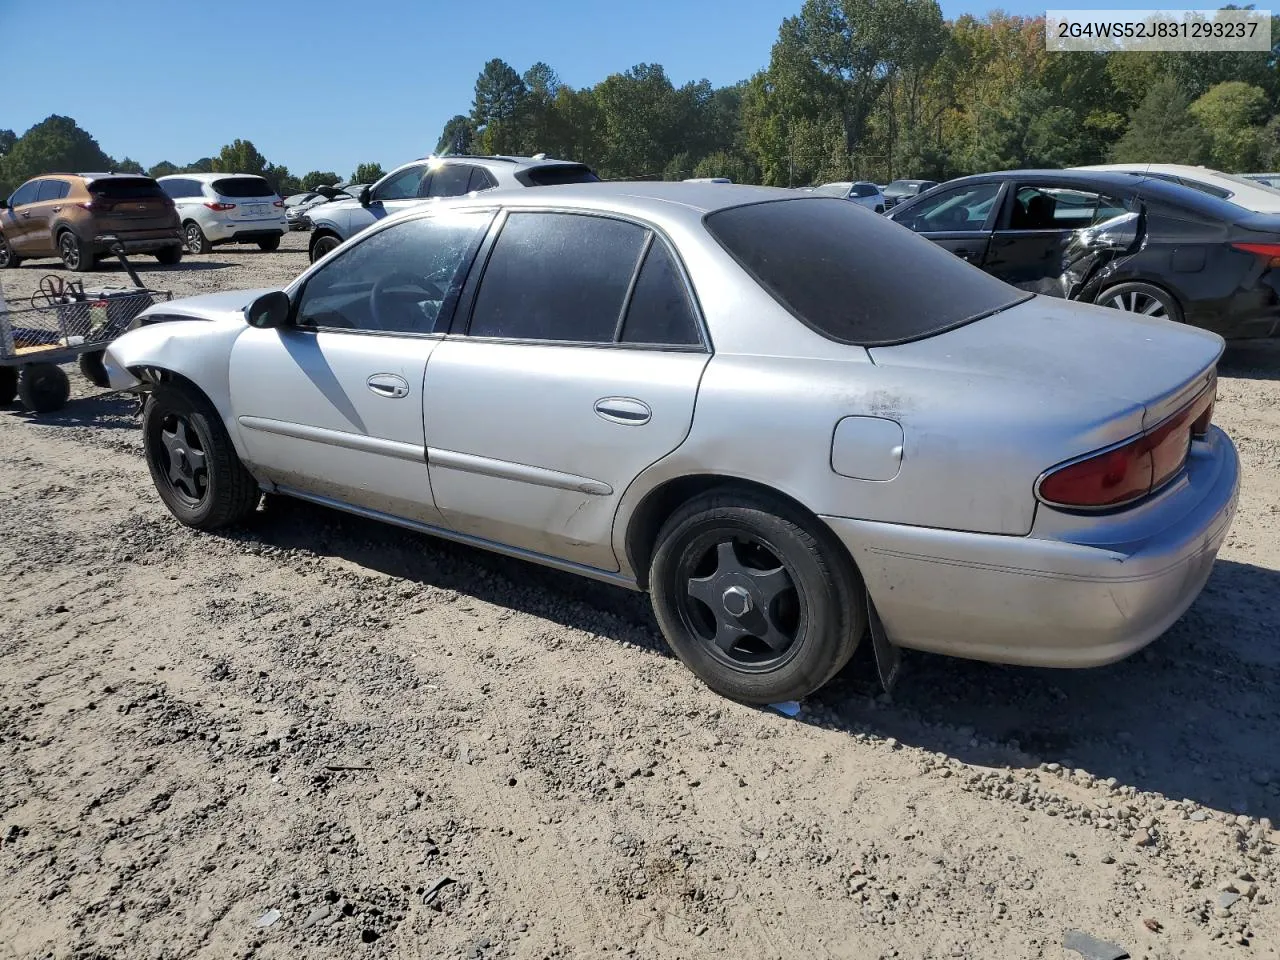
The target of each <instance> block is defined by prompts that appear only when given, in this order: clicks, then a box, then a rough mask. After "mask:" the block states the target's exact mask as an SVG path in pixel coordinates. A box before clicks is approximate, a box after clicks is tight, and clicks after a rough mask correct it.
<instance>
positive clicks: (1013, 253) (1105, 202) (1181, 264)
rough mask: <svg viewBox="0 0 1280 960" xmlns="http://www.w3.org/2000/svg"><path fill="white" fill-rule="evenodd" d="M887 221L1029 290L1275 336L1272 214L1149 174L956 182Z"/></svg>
mask: <svg viewBox="0 0 1280 960" xmlns="http://www.w3.org/2000/svg"><path fill="white" fill-rule="evenodd" d="M889 218H890V219H892V220H894V221H895V222H897V223H900V224H902V225H903V226H905V227H907V228H909V229H911V230H914V231H915V232H917V233H919V234H921V235H922V236H925V237H927V238H929V239H930V240H932V241H934V242H935V243H937V244H938V245H939V246H942V247H945V248H946V249H948V250H950V251H952V252H953V253H955V254H956V255H957V256H959V257H962V258H964V259H965V260H968V261H969V262H970V263H972V264H974V265H975V266H980V267H981V268H982V269H983V270H985V271H987V272H988V273H991V274H994V275H995V276H997V277H999V278H1000V279H1002V280H1004V281H1006V282H1008V283H1011V284H1013V285H1014V286H1017V287H1020V288H1022V289H1024V290H1028V291H1032V292H1034V293H1040V294H1046V295H1049V296H1055V297H1065V298H1068V299H1071V300H1083V301H1086V302H1091V303H1098V304H1101V305H1103V306H1109V307H1116V308H1118V309H1121V310H1129V311H1132V312H1134V313H1141V314H1146V315H1148V316H1157V317H1166V318H1168V319H1170V320H1175V321H1178V322H1184V323H1189V324H1192V325H1194V326H1197V327H1203V328H1204V329H1206V330H1212V331H1213V332H1215V333H1218V334H1220V335H1221V336H1223V337H1224V338H1226V339H1228V340H1244V339H1256V338H1267V337H1276V336H1280V216H1275V215H1271V214H1259V213H1255V212H1253V211H1250V210H1246V209H1244V208H1243V207H1240V206H1237V205H1235V204H1233V203H1230V202H1229V201H1227V200H1223V199H1220V198H1218V197H1214V196H1211V195H1209V194H1206V193H1202V192H1201V191H1198V190H1193V189H1191V188H1189V187H1185V186H1182V185H1179V184H1176V183H1170V182H1168V181H1165V180H1159V179H1155V178H1146V177H1135V176H1130V175H1126V174H1123V173H1105V172H1098V171H1069V170H1011V171H1004V172H1000V173H986V174H979V175H977V176H972V177H962V178H960V179H958V180H951V181H949V182H947V183H944V184H942V185H940V186H937V187H934V188H933V189H932V190H929V191H928V192H926V193H923V194H921V195H920V196H918V197H915V198H913V199H911V200H908V201H906V202H904V203H901V204H899V205H898V206H897V207H895V208H894V209H893V210H892V211H890V213H889Z"/></svg>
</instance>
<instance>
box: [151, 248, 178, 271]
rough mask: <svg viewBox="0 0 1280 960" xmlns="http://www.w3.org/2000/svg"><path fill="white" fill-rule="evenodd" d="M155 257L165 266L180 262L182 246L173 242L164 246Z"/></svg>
mask: <svg viewBox="0 0 1280 960" xmlns="http://www.w3.org/2000/svg"><path fill="white" fill-rule="evenodd" d="M156 259H157V260H159V261H160V263H161V264H163V265H164V266H166V267H172V266H175V265H176V264H179V263H181V262H182V246H181V245H180V244H174V245H173V246H172V247H165V248H164V249H162V250H161V251H160V252H159V253H157V254H156Z"/></svg>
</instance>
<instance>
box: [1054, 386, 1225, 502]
mask: <svg viewBox="0 0 1280 960" xmlns="http://www.w3.org/2000/svg"><path fill="white" fill-rule="evenodd" d="M1217 388H1218V382H1217V376H1216V374H1215V376H1214V379H1213V380H1212V381H1211V382H1210V384H1209V386H1208V387H1206V388H1205V389H1204V390H1202V391H1201V392H1200V394H1199V395H1198V396H1197V397H1196V398H1195V399H1194V400H1193V401H1191V403H1189V404H1188V405H1187V406H1185V407H1183V408H1182V409H1181V410H1179V411H1178V412H1177V413H1175V414H1174V415H1173V416H1171V417H1168V418H1166V419H1165V420H1164V421H1162V422H1161V423H1158V424H1156V425H1155V426H1154V427H1152V428H1151V429H1150V430H1148V431H1147V432H1146V433H1144V434H1142V435H1141V436H1139V437H1137V438H1135V439H1133V440H1129V441H1127V442H1125V443H1123V444H1121V445H1120V446H1117V447H1112V448H1110V449H1108V450H1103V451H1100V452H1098V453H1094V454H1090V455H1089V456H1086V457H1084V458H1082V459H1080V460H1077V461H1075V462H1074V463H1069V464H1066V465H1065V466H1062V467H1058V468H1056V469H1054V470H1050V471H1049V472H1048V473H1046V474H1045V475H1044V476H1043V477H1041V478H1040V482H1039V483H1038V484H1037V485H1036V496H1037V497H1039V498H1040V500H1042V501H1043V502H1044V503H1047V504H1049V505H1050V506H1055V507H1068V508H1071V509H1093V510H1098V509H1103V508H1106V507H1119V506H1123V505H1124V504H1127V503H1132V502H1133V501H1135V500H1140V499H1142V498H1143V497H1145V496H1147V495H1148V494H1149V493H1151V492H1152V491H1154V490H1158V489H1159V488H1160V487H1162V486H1164V484H1165V483H1167V482H1168V481H1169V480H1171V479H1173V477H1174V476H1175V475H1177V473H1178V471H1180V470H1181V469H1182V465H1183V464H1184V463H1186V460H1187V452H1188V450H1189V449H1190V445H1191V440H1192V439H1193V438H1194V439H1202V438H1203V437H1204V436H1206V435H1207V433H1208V430H1209V422H1210V421H1211V420H1212V419H1213V403H1214V396H1215V394H1216V392H1217Z"/></svg>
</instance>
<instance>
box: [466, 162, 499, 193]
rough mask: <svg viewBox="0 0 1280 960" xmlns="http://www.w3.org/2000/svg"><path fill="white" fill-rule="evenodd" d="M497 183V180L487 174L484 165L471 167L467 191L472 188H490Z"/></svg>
mask: <svg viewBox="0 0 1280 960" xmlns="http://www.w3.org/2000/svg"><path fill="white" fill-rule="evenodd" d="M497 185H498V181H497V180H495V179H493V177H491V176H490V175H489V171H488V170H486V169H485V168H484V167H472V168H471V180H470V182H469V183H468V184H467V192H468V193H470V192H471V191H472V190H490V189H492V188H493V187H496V186H497Z"/></svg>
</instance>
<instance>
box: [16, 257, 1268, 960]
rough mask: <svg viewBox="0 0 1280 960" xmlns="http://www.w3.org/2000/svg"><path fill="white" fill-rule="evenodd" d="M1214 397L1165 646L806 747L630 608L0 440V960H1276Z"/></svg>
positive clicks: (1258, 415)
mask: <svg viewBox="0 0 1280 960" xmlns="http://www.w3.org/2000/svg"><path fill="white" fill-rule="evenodd" d="M304 247H305V237H303V236H300V235H295V236H294V237H292V238H290V239H289V241H288V242H287V244H286V248H285V249H282V250H281V252H279V253H276V254H261V253H259V252H258V251H257V250H256V249H253V248H225V247H224V248H219V249H218V250H216V251H215V252H214V253H213V254H211V255H209V256H206V257H198V258H189V259H188V260H187V261H185V262H184V263H183V264H182V265H180V266H179V267H177V268H173V269H168V270H162V269H152V267H154V261H152V262H151V263H149V264H143V265H144V266H145V267H146V268H147V275H146V278H147V279H148V281H149V282H151V283H153V284H155V285H164V286H172V287H173V289H175V290H177V291H179V292H183V293H193V292H200V291H207V290H216V289H228V288H236V287H250V286H262V285H271V284H277V283H281V282H283V281H284V280H287V279H288V278H289V277H291V276H292V275H293V274H295V273H296V272H297V271H299V270H300V269H302V267H303V265H304V263H305V252H303V250H304ZM47 272H60V271H55V266H54V264H53V263H51V262H50V263H47V264H44V263H40V264H28V265H26V266H24V267H23V268H22V269H20V270H17V271H10V272H7V273H5V274H4V275H3V276H2V277H0V281H2V282H3V284H4V289H5V291H6V293H7V295H8V296H9V298H10V301H11V302H13V301H15V300H17V299H19V297H20V295H22V294H24V293H25V294H29V293H30V291H31V290H33V289H34V288H35V284H36V282H37V281H38V279H39V277H40V276H41V275H43V274H44V273H47ZM104 276H110V277H112V278H116V279H118V278H119V277H120V276H121V274H120V273H119V271H118V270H116V271H112V272H110V273H109V274H107V275H104ZM1223 373H1224V376H1223V379H1222V381H1221V391H1220V392H1221V401H1220V404H1219V412H1218V414H1217V421H1218V422H1219V423H1220V424H1222V425H1224V426H1225V427H1226V428H1227V429H1228V431H1229V432H1230V433H1231V434H1232V436H1233V437H1234V438H1235V440H1236V443H1237V444H1238V445H1239V448H1240V452H1241V455H1242V458H1243V460H1244V469H1245V478H1244V491H1243V495H1242V500H1241V507H1240V513H1239V516H1238V518H1237V520H1236V523H1235V527H1234V530H1233V532H1232V534H1231V537H1230V539H1229V540H1228V542H1227V545H1226V547H1225V549H1224V550H1223V553H1222V556H1221V558H1220V560H1219V562H1218V565H1217V568H1216V570H1215V572H1214V574H1213V578H1212V579H1211V581H1210V583H1209V586H1208V588H1207V589H1206V591H1205V593H1204V595H1203V596H1202V597H1201V599H1200V600H1199V601H1198V602H1197V603H1196V605H1195V606H1194V607H1193V608H1192V610H1191V611H1190V612H1189V613H1188V614H1187V615H1186V616H1185V617H1184V618H1183V619H1182V620H1181V622H1179V623H1178V624H1177V625H1176V626H1175V627H1174V628H1173V629H1172V630H1171V631H1170V632H1169V633H1168V635H1167V636H1165V637H1164V638H1163V639H1162V640H1160V641H1159V642H1158V643H1156V644H1155V645H1153V646H1152V647H1151V648H1149V649H1148V650H1147V651H1146V652H1145V653H1143V654H1141V655H1139V656H1136V657H1134V658H1132V659H1130V660H1129V661H1127V662H1124V663H1121V664H1118V665H1116V666H1113V667H1109V668H1106V669H1100V670H1091V671H1083V672H1051V671H1039V670H1027V669H1013V668H1001V667H995V666H988V665H983V664H975V663H965V662H961V661H952V660H947V659H945V658H938V657H928V656H924V655H910V656H908V657H907V658H906V662H905V667H904V676H903V678H902V681H901V684H900V686H899V688H898V689H897V691H895V695H894V698H893V700H892V702H889V701H888V700H887V699H882V700H876V699H874V698H873V697H871V696H869V695H868V690H869V688H868V686H867V685H866V684H865V682H864V681H862V680H861V679H860V677H859V675H858V674H857V672H856V671H855V670H852V669H851V670H849V671H847V672H846V675H845V676H843V677H841V678H840V679H839V680H838V681H837V682H836V683H835V684H834V685H833V686H832V687H831V688H829V689H828V690H827V691H825V692H824V693H823V694H822V695H820V696H818V697H815V698H813V699H812V700H811V701H808V702H806V703H805V704H804V707H803V711H802V712H801V714H800V715H799V717H797V718H796V719H789V718H786V717H784V716H781V715H779V714H777V713H774V712H771V711H760V710H754V709H749V708H746V707H742V706H738V705H735V704H732V703H728V702H725V701H723V700H721V699H719V698H717V697H715V696H714V695H712V694H711V693H709V692H708V691H706V690H705V689H703V688H702V687H700V686H699V685H698V684H697V683H696V682H695V681H694V679H693V678H692V676H691V675H690V674H689V673H687V672H686V671H685V670H684V668H683V667H682V666H681V665H680V664H679V662H678V661H676V660H675V659H673V658H672V657H671V656H670V655H669V654H668V653H667V652H666V651H665V649H664V647H663V645H662V642H661V640H660V638H659V636H658V634H657V630H656V627H655V625H654V622H653V619H652V617H651V616H650V614H649V612H648V609H647V606H646V603H645V601H644V600H643V598H640V597H638V596H635V595H632V594H628V593H625V592H621V591H617V590H614V589H612V588H608V587H604V586H600V585H596V584H591V583H586V582H581V581H578V580H575V579H573V578H570V577H567V576H561V575H559V574H555V573H552V572H548V571H545V570H542V569H538V568H534V567H531V566H527V565H524V564H521V563H517V562H514V561H506V560H502V559H499V558H495V557H491V556H488V555H484V554H480V553H477V552H475V551H472V550H468V549H465V548H461V547H456V546H451V545H447V544H442V543H439V542H436V541H433V540H431V539H428V538H424V537H420V536H415V535H412V534H409V533H406V532H402V531H398V530H396V529H391V528H387V527H383V526H380V525H377V524H374V523H371V522H365V521H361V520H357V519H354V518H349V517H345V516H341V515H338V514H334V513H329V512H325V511H323V510H320V509H318V508H311V507H309V506H305V505H301V504H295V505H289V504H287V503H285V504H281V503H277V502H275V501H272V502H271V503H270V504H268V505H267V507H266V508H265V509H264V510H263V512H262V513H261V514H260V515H259V517H258V518H257V521H256V522H255V523H254V524H253V525H252V526H251V527H250V528H249V529H247V530H244V531H242V532H239V533H235V534H232V535H226V536H211V535H204V534H199V533H195V532H192V531H190V530H187V529H185V528H182V527H180V526H179V525H178V524H177V523H175V522H174V521H173V520H171V519H170V517H169V516H168V514H167V513H166V512H165V510H164V509H163V507H162V506H161V505H160V502H159V500H158V499H157V497H156V496H155V495H154V493H153V490H152V487H151V482H150V479H149V477H148V476H147V471H146V468H145V466H144V465H143V462H142V460H141V457H140V455H139V443H138V431H137V426H136V422H135V420H134V419H133V416H132V412H131V406H130V403H129V402H128V401H127V400H126V399H124V398H121V397H117V396H97V397H93V396H90V395H89V394H90V393H91V391H87V390H85V389H84V388H83V386H82V384H81V385H80V386H78V387H77V390H78V392H79V393H80V394H81V398H80V399H78V400H77V401H75V402H73V403H71V404H70V405H68V407H67V408H66V409H65V410H63V411H61V412H60V413H58V414H56V415H50V416H45V417H41V418H31V417H29V416H27V415H26V414H25V413H23V412H21V411H20V410H19V409H18V408H17V407H13V408H10V409H7V410H0V451H3V457H2V462H0V578H2V579H3V583H4V586H3V589H2V590H0V664H2V666H0V957H5V956H14V957H46V956H48V957H77V958H91V957H104V958H105V957H110V958H118V957H127V958H134V957H139V958H166V957H196V956H199V957H210V958H214V957H216V958H225V957H250V956H254V957H308V958H310V957H344V958H345V957H383V956H405V957H422V958H428V957H430V958H437V957H484V958H489V957H520V958H535V957H536V958H543V957H560V958H579V957H582V958H585V957H592V958H594V957H607V956H613V955H618V956H635V957H641V958H658V960H676V958H694V957H703V956H728V957H732V958H743V960H754V958H804V960H821V958H833V957H840V958H850V960H875V958H888V957H895V958H903V960H924V958H939V957H969V958H975V960H976V958H983V960H985V958H997V957H998V958H1011V960H1017V958H1038V957H1046V958H1054V960H1058V958H1064V957H1070V958H1072V960H1077V958H1078V957H1079V954H1077V953H1074V952H1072V953H1068V952H1066V951H1065V949H1064V945H1063V944H1064V937H1066V936H1067V932H1068V931H1072V930H1077V931H1083V932H1086V933H1088V934H1091V935H1092V936H1094V937H1097V938H1100V939H1102V940H1106V941H1110V942H1112V943H1118V944H1122V945H1124V946H1125V947H1126V948H1127V949H1128V951H1129V953H1130V954H1131V955H1132V956H1133V957H1134V958H1139V957H1145V958H1165V957H1212V958H1218V957H1224V956H1241V957H1245V956H1249V957H1280V907H1277V905H1276V902H1275V901H1276V899H1277V898H1280V856H1277V853H1276V849H1277V844H1280V835H1278V834H1277V833H1276V832H1275V831H1274V830H1273V828H1272V821H1276V820H1280V816H1278V813H1280V747H1278V746H1277V740H1276V735H1277V729H1280V698H1278V697H1277V692H1278V691H1280V603H1278V601H1280V506H1278V504H1280V351H1268V350H1262V349H1253V350H1248V351H1233V352H1232V353H1231V354H1230V355H1229V357H1228V359H1227V361H1226V363H1225V365H1224V368H1223ZM1245 944H1247V946H1246V945H1245Z"/></svg>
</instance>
